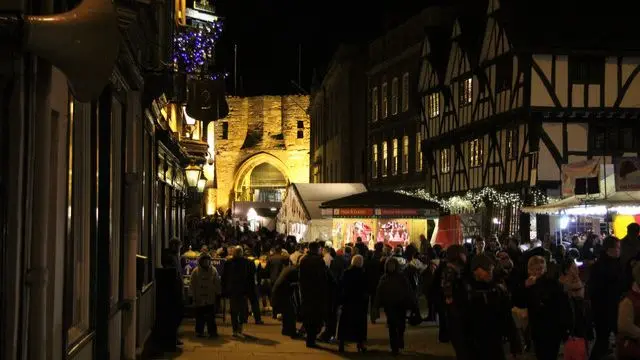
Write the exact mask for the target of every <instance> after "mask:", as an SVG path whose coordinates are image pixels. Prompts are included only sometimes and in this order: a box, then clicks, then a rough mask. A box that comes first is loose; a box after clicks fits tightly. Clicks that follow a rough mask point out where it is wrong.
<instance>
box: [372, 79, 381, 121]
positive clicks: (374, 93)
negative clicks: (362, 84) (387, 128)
mask: <svg viewBox="0 0 640 360" xmlns="http://www.w3.org/2000/svg"><path fill="white" fill-rule="evenodd" d="M378 107H379V105H378V87H377V86H376V87H374V88H373V90H371V120H373V121H378V112H379V111H380V109H379V108H378Z"/></svg>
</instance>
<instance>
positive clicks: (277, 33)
mask: <svg viewBox="0 0 640 360" xmlns="http://www.w3.org/2000/svg"><path fill="white" fill-rule="evenodd" d="M425 3H426V1H425V0H422V1H420V0H400V1H399V0H395V1H394V0H382V1H376V2H364V1H361V0H342V1H337V0H328V1H323V2H320V1H317V0H219V1H218V2H217V3H216V8H217V12H218V14H219V15H220V16H222V17H224V18H225V26H224V31H223V37H222V39H221V40H220V42H219V43H218V46H217V50H216V51H217V54H218V65H219V66H221V67H224V68H226V71H228V72H229V73H230V75H229V79H228V82H227V84H228V86H227V90H228V91H229V92H230V93H233V92H234V91H233V58H234V56H233V46H234V44H237V46H238V78H237V79H238V84H239V86H238V87H239V88H240V87H241V86H240V83H242V89H239V91H240V90H242V92H241V94H243V95H258V94H283V93H296V92H299V91H298V90H297V89H296V88H295V87H294V86H293V85H291V81H292V80H293V81H296V82H297V78H298V46H299V45H301V46H302V76H301V78H302V81H301V83H302V84H301V85H302V86H303V88H304V89H305V90H307V91H308V90H309V85H310V82H311V78H312V73H313V69H314V68H317V69H318V75H319V76H321V75H322V69H323V67H324V66H326V63H327V62H328V61H329V60H330V59H331V56H332V55H333V52H334V51H335V49H336V47H337V45H338V44H339V43H340V42H355V41H358V40H360V41H362V40H363V39H371V38H374V37H375V36H376V35H378V34H380V32H381V30H382V29H383V28H385V26H386V27H389V26H393V25H397V24H398V23H399V22H401V21H402V20H403V19H406V18H408V17H409V16H410V15H411V14H415V13H417V12H419V11H420V10H421V9H422V8H424V7H425V6H426V5H425ZM365 41H366V40H365ZM240 78H242V81H240Z"/></svg>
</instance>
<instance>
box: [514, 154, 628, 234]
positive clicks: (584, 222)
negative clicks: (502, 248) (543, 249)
mask: <svg viewBox="0 0 640 360" xmlns="http://www.w3.org/2000/svg"><path fill="white" fill-rule="evenodd" d="M629 159H630V158H622V162H624V161H629ZM632 159H635V158H632ZM599 168H600V169H599V174H598V182H597V183H595V182H594V186H595V189H596V190H595V191H591V192H592V193H589V192H590V191H586V193H583V192H584V191H580V192H579V194H576V193H575V191H574V190H573V189H570V190H571V191H566V189H567V188H569V186H567V185H566V182H567V181H565V179H564V178H566V177H567V176H564V178H563V193H564V194H565V195H566V194H567V193H568V194H570V195H569V196H566V197H565V198H564V199H561V200H559V201H555V202H551V203H549V204H545V205H540V206H532V207H523V208H522V212H525V213H530V214H544V215H549V216H550V220H551V221H550V223H551V225H552V226H551V227H552V231H553V232H554V233H555V234H556V235H559V236H560V237H561V238H562V237H563V234H580V233H588V232H593V233H596V234H599V233H602V232H604V233H613V235H614V236H616V237H618V238H623V237H624V236H625V235H626V233H627V230H626V228H627V225H629V224H630V223H632V222H639V221H638V220H640V181H634V183H631V181H630V179H628V178H625V176H622V175H624V174H622V171H623V170H624V167H622V166H620V165H619V164H616V166H615V168H614V166H613V165H611V164H607V165H606V166H604V165H599ZM569 180H570V181H571V182H570V185H571V184H575V180H572V179H569ZM595 184H597V185H595ZM574 187H575V185H574Z"/></svg>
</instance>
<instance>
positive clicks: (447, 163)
mask: <svg viewBox="0 0 640 360" xmlns="http://www.w3.org/2000/svg"><path fill="white" fill-rule="evenodd" d="M449 171H451V160H450V159H449V149H442V150H440V173H442V174H448V173H449Z"/></svg>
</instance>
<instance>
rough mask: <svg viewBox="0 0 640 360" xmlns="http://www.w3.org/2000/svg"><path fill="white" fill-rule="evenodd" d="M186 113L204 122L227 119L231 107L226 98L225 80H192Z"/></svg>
mask: <svg viewBox="0 0 640 360" xmlns="http://www.w3.org/2000/svg"><path fill="white" fill-rule="evenodd" d="M186 113H187V114H188V115H189V116H191V117H192V118H195V119H198V120H200V121H204V122H209V121H216V120H218V119H222V118H224V117H226V116H227V115H228V114H229V105H228V104H227V99H226V98H225V86H224V79H213V80H209V79H202V80H196V79H192V80H191V81H190V82H189V92H188V95H187V107H186Z"/></svg>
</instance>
